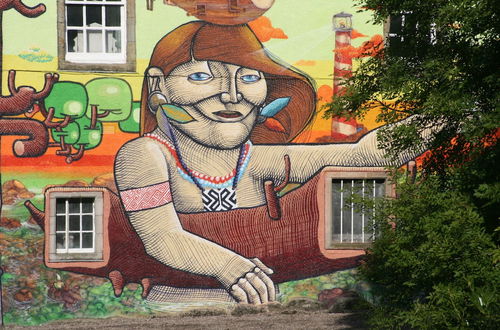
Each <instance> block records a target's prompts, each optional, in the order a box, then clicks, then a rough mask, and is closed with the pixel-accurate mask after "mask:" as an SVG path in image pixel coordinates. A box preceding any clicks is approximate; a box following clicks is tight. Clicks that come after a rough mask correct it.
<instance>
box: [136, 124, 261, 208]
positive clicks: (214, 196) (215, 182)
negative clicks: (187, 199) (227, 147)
mask: <svg viewBox="0 0 500 330" xmlns="http://www.w3.org/2000/svg"><path fill="white" fill-rule="evenodd" d="M144 136H145V137H149V138H152V139H154V140H156V141H158V142H160V143H162V144H163V145H165V146H166V147H167V150H168V151H169V152H170V154H171V155H172V156H173V157H174V159H175V162H176V167H177V171H178V173H179V174H180V175H181V177H182V178H183V179H184V180H186V181H189V182H191V183H193V184H195V185H196V186H197V187H198V189H199V190H200V191H201V194H202V202H203V206H204V209H205V211H211V212H213V211H229V210H233V209H236V208H237V207H238V204H237V201H236V188H237V186H238V182H239V180H240V179H241V177H242V176H243V173H244V172H245V169H246V167H247V166H248V162H249V160H250V148H251V146H252V144H251V142H250V141H248V142H247V143H245V144H243V145H242V146H241V147H240V152H239V155H238V161H237V163H236V168H235V169H234V170H233V171H232V172H231V173H229V174H227V175H225V176H216V177H212V176H208V175H205V174H202V173H200V172H197V171H194V170H191V169H189V168H188V167H187V165H186V163H185V162H184V159H183V158H182V154H181V152H180V149H179V144H178V142H177V139H176V137H175V135H174V134H171V135H170V137H171V138H172V142H173V144H171V143H170V141H168V140H167V139H164V138H162V137H160V136H158V135H156V134H153V133H148V134H145V135H144Z"/></svg>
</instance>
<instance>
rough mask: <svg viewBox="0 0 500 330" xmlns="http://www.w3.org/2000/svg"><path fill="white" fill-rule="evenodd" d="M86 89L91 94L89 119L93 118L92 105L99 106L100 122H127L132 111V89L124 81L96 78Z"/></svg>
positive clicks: (88, 110)
mask: <svg viewBox="0 0 500 330" xmlns="http://www.w3.org/2000/svg"><path fill="white" fill-rule="evenodd" d="M85 87H86V88H87V92H88V94H89V103H88V104H89V105H88V108H87V114H86V115H87V117H88V118H91V117H92V110H91V105H97V113H98V115H102V116H103V117H101V118H99V120H100V121H106V122H108V121H122V120H126V119H127V118H128V117H129V115H130V112H131V110H132V89H131V88H130V86H129V84H128V83H127V82H126V81H125V80H123V79H117V78H96V79H93V80H91V81H89V82H88V83H87V84H86V85H85Z"/></svg>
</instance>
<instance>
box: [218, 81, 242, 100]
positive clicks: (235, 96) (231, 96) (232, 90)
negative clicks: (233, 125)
mask: <svg viewBox="0 0 500 330" xmlns="http://www.w3.org/2000/svg"><path fill="white" fill-rule="evenodd" d="M220 100H221V101H222V103H238V102H240V101H241V100H243V95H242V94H241V93H240V92H238V86H237V85H236V79H234V78H233V79H230V81H229V86H228V87H227V91H225V92H222V93H221V94H220Z"/></svg>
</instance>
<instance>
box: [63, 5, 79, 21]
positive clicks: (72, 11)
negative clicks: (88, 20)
mask: <svg viewBox="0 0 500 330" xmlns="http://www.w3.org/2000/svg"><path fill="white" fill-rule="evenodd" d="M66 8H67V13H68V16H67V20H68V26H83V6H82V5H66Z"/></svg>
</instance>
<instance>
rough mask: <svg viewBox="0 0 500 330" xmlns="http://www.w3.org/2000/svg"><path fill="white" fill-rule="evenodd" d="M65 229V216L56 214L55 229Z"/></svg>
mask: <svg viewBox="0 0 500 330" xmlns="http://www.w3.org/2000/svg"><path fill="white" fill-rule="evenodd" d="M64 230H66V216H64V215H58V216H56V231H64Z"/></svg>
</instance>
